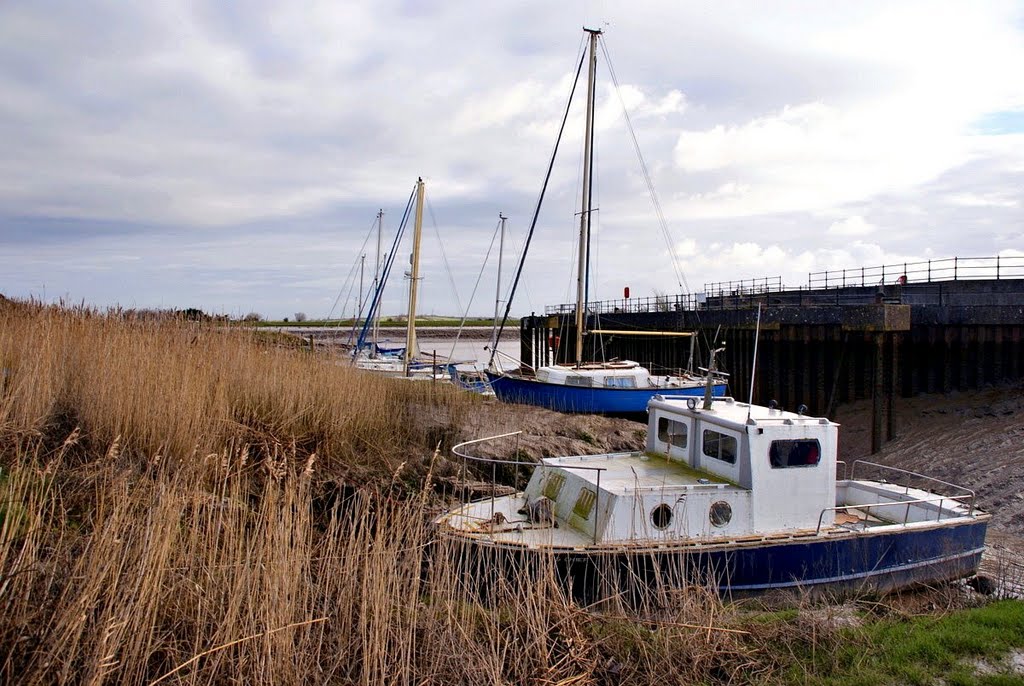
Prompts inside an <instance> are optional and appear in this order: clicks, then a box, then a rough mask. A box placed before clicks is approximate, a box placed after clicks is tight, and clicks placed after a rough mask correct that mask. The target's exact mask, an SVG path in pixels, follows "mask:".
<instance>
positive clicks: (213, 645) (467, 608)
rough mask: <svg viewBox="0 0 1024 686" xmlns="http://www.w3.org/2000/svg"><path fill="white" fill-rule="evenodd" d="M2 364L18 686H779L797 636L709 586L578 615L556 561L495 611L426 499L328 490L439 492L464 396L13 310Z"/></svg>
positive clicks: (3, 658) (5, 634) (10, 649)
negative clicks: (779, 637) (685, 685)
mask: <svg viewBox="0 0 1024 686" xmlns="http://www.w3.org/2000/svg"><path fill="white" fill-rule="evenodd" d="M0 367H2V368H3V370H4V373H3V376H2V377H0V378H2V384H3V386H2V387H0V447H2V454H0V457H2V460H0V518H2V521H0V680H2V681H4V682H7V683H14V682H17V683H23V684H51V683H59V684H64V683H83V684H84V683H88V684H103V683H132V684H136V683H138V684H141V683H181V684H185V683H187V684H198V683H236V682H244V683H275V684H279V683H285V684H292V683H294V684H298V683H340V684H349V683H352V684H385V683H387V684H391V683H416V684H421V683H437V684H442V683H443V684H480V683H496V684H498V683H510V684H511V683H537V684H556V683H561V684H570V683H572V684H586V683H651V684H654V683H659V684H663V683H666V682H669V683H671V682H686V681H694V680H701V681H706V680H714V681H719V682H736V681H743V682H759V681H765V680H768V679H770V678H771V676H772V675H773V674H777V671H778V669H779V664H778V651H776V650H769V649H768V646H771V644H772V643H773V641H774V639H773V635H772V632H777V631H779V630H780V629H779V626H778V625H767V626H766V627H764V628H761V629H757V630H755V632H754V633H753V634H751V633H748V632H746V631H736V630H729V627H730V625H732V623H733V622H734V621H735V615H734V612H733V611H732V610H731V609H729V608H727V607H725V606H723V605H722V604H721V603H720V602H719V601H718V599H717V598H716V597H714V596H713V595H710V594H707V593H704V592H688V593H678V592H673V591H671V590H670V589H656V593H655V594H654V595H653V596H651V597H652V598H653V599H654V600H655V601H656V602H655V603H654V604H652V605H650V606H646V607H641V608H639V609H637V608H630V609H627V608H624V607H621V606H620V605H618V604H617V603H616V602H615V599H612V600H611V601H609V602H608V603H607V604H606V605H605V606H604V607H602V608H601V611H600V612H597V611H595V610H594V609H581V608H579V607H577V606H575V605H574V604H573V603H571V602H570V601H569V600H567V599H566V597H565V596H564V595H563V592H562V590H561V587H560V586H559V584H558V583H556V581H555V579H554V575H553V574H552V573H551V570H550V568H549V567H550V565H549V564H548V565H545V564H543V562H544V561H541V562H542V564H541V565H540V566H539V567H538V568H535V569H533V570H531V572H530V573H529V574H518V575H517V574H511V575H508V576H489V578H490V579H491V581H490V582H489V584H488V586H487V592H486V595H485V596H481V594H480V592H479V589H478V588H476V587H474V583H472V582H475V581H478V580H479V579H480V578H481V577H484V576H488V575H491V574H493V573H494V572H495V570H494V569H486V570H473V569H472V568H470V569H469V572H468V573H467V571H466V570H467V567H466V565H467V564H468V563H467V562H466V560H465V559H464V558H461V557H460V555H461V553H460V552H459V551H457V550H455V549H453V548H451V547H450V546H451V544H450V543H448V542H445V541H437V540H435V539H434V534H433V531H432V528H431V526H430V517H431V515H432V514H433V513H435V512H436V511H437V505H436V504H435V503H433V502H432V501H431V496H430V495H429V494H430V489H429V488H420V490H419V491H415V492H413V493H412V494H411V495H410V492H409V491H408V489H404V488H403V489H397V490H396V489H394V488H388V487H387V483H388V479H387V478H385V479H384V480H383V481H378V483H379V484H384V486H382V487H376V488H373V487H366V488H362V489H358V490H354V491H351V492H349V494H348V495H347V496H346V497H343V498H334V499H329V498H325V497H324V495H325V494H324V485H323V480H324V473H325V471H326V472H327V473H329V474H331V476H332V477H336V476H337V475H345V474H348V475H349V476H351V475H353V474H361V475H371V476H378V477H379V476H381V475H385V476H386V475H390V479H391V481H394V478H395V475H396V474H399V475H401V474H402V473H403V471H402V468H401V465H402V464H403V463H404V462H405V461H406V460H414V461H415V460H420V462H423V464H421V465H419V466H418V467H417V469H415V470H409V469H406V470H405V472H404V473H405V474H408V475H412V477H414V478H417V479H420V480H421V483H420V485H421V486H423V482H429V481H430V479H431V476H432V470H437V469H440V468H441V467H442V465H441V462H440V460H439V459H437V456H436V454H435V459H434V460H431V459H429V458H427V459H426V461H425V462H424V461H423V459H422V454H421V453H422V451H423V449H424V448H425V446H428V445H429V444H430V443H431V442H432V441H434V439H435V438H436V436H435V435H433V434H431V433H430V431H428V430H427V429H424V428H423V424H424V423H426V424H430V422H433V426H438V425H440V426H445V425H447V424H457V423H458V422H459V421H461V417H462V416H463V415H464V414H465V413H466V412H467V411H469V410H470V409H472V404H473V403H474V402H476V400H474V399H473V398H472V397H471V396H466V395H459V394H456V393H454V392H450V391H449V390H447V389H443V390H441V389H436V388H432V387H431V386H430V385H429V384H405V383H401V382H389V381H386V380H381V379H378V378H375V377H371V376H367V375H362V374H358V373H355V372H353V371H352V370H350V369H347V368H345V367H341V366H337V365H333V364H330V363H326V364H325V363H324V361H323V360H317V359H314V358H313V357H312V356H310V355H308V354H304V353H301V352H299V351H290V350H279V349H274V348H268V347H267V346H265V345H261V344H260V343H259V342H258V341H256V340H254V338H253V337H252V336H251V335H249V334H244V333H241V332H237V331H235V332H233V331H221V330H217V329H214V328H210V327H204V326H195V325H191V324H185V323H176V322H155V323H154V322H133V321H124V320H122V319H121V318H120V317H117V316H103V315H99V314H97V313H94V312H89V311H67V310H60V309H54V308H46V307H40V306H35V305H22V306H18V307H5V308H0ZM424 417H426V418H427V420H429V421H421V420H423V419H424ZM417 451H419V452H417ZM429 452H430V451H429V450H428V451H427V455H429ZM399 478H401V477H399ZM398 495H401V497H397V496H398ZM467 581H469V582H471V583H468V584H467V583H466V582H467ZM786 640H787V641H789V642H790V644H794V643H801V644H802V643H803V642H806V641H812V642H813V641H817V640H821V636H820V634H814V636H813V637H811V638H807V637H804V636H800V635H797V636H788V637H787V638H786Z"/></svg>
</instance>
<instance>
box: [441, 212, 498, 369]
mask: <svg viewBox="0 0 1024 686" xmlns="http://www.w3.org/2000/svg"><path fill="white" fill-rule="evenodd" d="M500 228H501V219H498V223H497V224H496V225H495V227H494V233H492V234H491V243H490V245H488V246H487V254H486V255H484V262H483V264H482V265H480V273H479V274H477V275H476V283H474V284H473V292H472V293H470V294H469V302H468V303H467V304H466V310H465V312H463V313H462V321H460V322H459V330H458V332H457V333H456V334H455V340H454V341H452V349H451V351H450V352H449V353H448V362H447V363H446V364H451V362H452V357H454V356H455V346H456V345H458V343H459V337H461V336H462V327H463V326H465V324H466V319H467V318H468V317H469V310H470V308H471V307H473V300H474V299H475V298H476V290H477V288H479V287H480V280H481V279H482V278H483V276H484V270H485V269H487V263H488V262H489V261H490V259H491V250H492V249H494V241H495V239H497V237H498V229H500ZM495 346H497V342H495Z"/></svg>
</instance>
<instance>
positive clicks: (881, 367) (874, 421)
mask: <svg viewBox="0 0 1024 686" xmlns="http://www.w3.org/2000/svg"><path fill="white" fill-rule="evenodd" d="M884 371H885V334H876V335H875V369H874V372H875V373H874V377H875V378H874V383H873V384H872V393H871V396H872V403H871V454H872V455H874V454H876V453H878V452H879V451H880V450H881V449H882V415H883V414H884V411H883V407H884V405H883V396H884V391H883V388H884V379H885V375H884Z"/></svg>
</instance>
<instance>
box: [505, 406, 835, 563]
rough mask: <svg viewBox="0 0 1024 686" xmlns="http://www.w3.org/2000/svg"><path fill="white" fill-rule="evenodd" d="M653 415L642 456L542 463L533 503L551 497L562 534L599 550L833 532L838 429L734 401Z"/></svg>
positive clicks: (529, 496) (529, 492)
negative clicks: (638, 543)
mask: <svg viewBox="0 0 1024 686" xmlns="http://www.w3.org/2000/svg"><path fill="white" fill-rule="evenodd" d="M648 411H649V417H650V418H649V424H648V434H647V445H646V451H645V452H643V453H634V454H616V455H598V456H576V457H557V458H548V459H545V460H544V461H543V463H542V465H541V466H540V467H538V468H537V469H536V470H535V471H534V473H533V476H532V478H531V480H530V483H529V485H528V486H527V488H526V491H525V496H526V502H534V501H536V500H537V499H539V498H540V497H541V496H545V497H546V498H548V499H549V500H550V501H551V506H552V507H553V509H554V513H553V514H554V517H555V519H557V520H558V521H559V522H561V523H562V526H563V527H564V526H565V525H568V527H570V528H572V529H574V530H576V532H577V533H579V534H582V535H583V536H585V537H586V538H588V539H590V540H592V541H594V542H601V543H611V542H628V541H641V540H642V541H645V542H651V541H655V542H656V541H658V540H664V541H666V542H667V541H669V540H679V539H688V540H691V541H693V540H698V541H699V540H711V539H721V538H729V539H733V538H737V537H744V536H754V535H757V536H764V535H771V534H773V533H781V532H789V533H793V532H798V531H801V530H803V531H808V530H809V531H810V532H812V533H813V532H814V531H815V530H816V529H818V528H819V525H820V526H821V527H831V526H832V525H833V520H834V517H835V514H834V508H835V505H836V450H837V437H838V424H835V423H833V422H831V421H829V420H827V419H821V418H817V417H809V416H805V415H802V414H797V413H794V412H786V411H783V410H779V409H773V408H768V407H763V406H758V405H754V406H750V405H747V404H746V403H740V402H736V401H734V400H733V399H732V398H716V399H715V401H714V402H713V403H712V405H711V407H710V409H703V407H702V405H701V403H700V402H699V399H696V398H684V397H676V398H673V397H663V396H661V395H658V396H655V397H654V399H653V400H651V402H650V404H649V406H648ZM819 520H820V521H819ZM565 533H569V532H565Z"/></svg>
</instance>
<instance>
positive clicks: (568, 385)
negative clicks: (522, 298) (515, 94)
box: [487, 29, 726, 414]
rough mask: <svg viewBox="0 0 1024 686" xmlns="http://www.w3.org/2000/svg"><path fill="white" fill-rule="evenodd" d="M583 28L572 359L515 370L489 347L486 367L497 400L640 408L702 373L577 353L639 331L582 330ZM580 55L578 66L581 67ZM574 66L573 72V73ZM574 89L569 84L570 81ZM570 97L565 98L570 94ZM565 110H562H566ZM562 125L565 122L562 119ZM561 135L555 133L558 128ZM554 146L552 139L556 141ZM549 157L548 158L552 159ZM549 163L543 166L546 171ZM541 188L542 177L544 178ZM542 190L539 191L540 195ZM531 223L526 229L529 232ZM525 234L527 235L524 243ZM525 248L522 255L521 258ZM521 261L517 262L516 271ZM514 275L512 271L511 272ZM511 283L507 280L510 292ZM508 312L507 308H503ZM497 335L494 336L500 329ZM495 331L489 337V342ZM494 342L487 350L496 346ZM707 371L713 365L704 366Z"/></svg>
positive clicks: (591, 91) (590, 117)
mask: <svg viewBox="0 0 1024 686" xmlns="http://www.w3.org/2000/svg"><path fill="white" fill-rule="evenodd" d="M584 30H585V31H586V32H587V33H588V34H589V41H590V47H589V50H588V53H587V55H588V57H589V60H588V64H589V68H588V79H587V113H586V122H585V124H586V129H585V135H584V150H583V184H582V187H583V199H582V212H581V213H580V231H579V249H578V253H577V254H578V256H579V261H578V265H577V273H576V326H575V328H576V348H575V362H574V363H572V364H564V365H551V366H544V367H540V368H538V369H536V370H534V369H532V368H529V367H526V366H520V367H519V368H518V369H517V370H515V371H501V370H497V368H496V367H495V365H494V361H495V357H494V354H493V353H492V355H491V362H490V365H489V370H488V372H487V376H488V380H489V381H490V387H491V389H492V390H493V391H494V394H495V395H496V396H497V397H498V399H499V400H501V401H503V402H512V403H524V404H528V405H538V406H541V407H546V408H549V409H552V410H557V411H560V412H584V413H604V414H634V413H641V412H644V411H646V409H647V404H648V402H649V401H650V400H651V398H653V397H654V396H655V395H656V394H658V393H672V394H674V395H693V396H699V395H704V393H705V386H706V385H707V384H706V378H705V377H703V376H699V375H695V374H692V373H682V374H677V375H667V376H662V375H656V374H652V373H651V372H650V370H649V369H647V368H645V367H643V366H641V365H640V364H639V363H637V362H634V361H632V360H611V361H586V360H584V358H583V339H584V336H585V335H587V334H588V333H589V334H594V335H597V334H601V333H614V334H616V335H637V334H639V335H643V334H644V332H636V331H615V332H601V331H599V330H594V331H590V332H588V331H587V330H586V327H587V318H586V294H587V274H588V272H589V269H588V262H589V248H590V217H591V196H592V179H593V173H592V172H593V161H594V160H593V147H594V98H595V83H594V81H595V74H596V71H597V39H598V36H599V35H600V34H601V31H599V30H594V29H584ZM582 64H583V63H582V61H581V62H580V68H581V69H582ZM578 75H579V74H578V72H577V76H578ZM574 89H575V86H574ZM570 100H571V98H570ZM566 115H568V111H566ZM562 126H563V128H564V126H565V120H564V119H563V122H562ZM559 138H561V133H559ZM556 152H557V144H556ZM553 162H554V158H552V164H553ZM550 171H551V166H550V165H549V167H548V173H549V174H550ZM544 185H545V188H546V186H547V181H546V180H545V184H544ZM543 197H544V194H543V192H542V193H541V201H543ZM539 211H540V202H538V205H537V211H536V212H535V213H534V220H533V227H535V226H536V222H537V214H538V213H539ZM532 233H533V228H532V227H531V229H530V235H531V236H532ZM528 244H529V237H528V238H527V245H528ZM525 255H526V253H525V251H524V253H523V257H524V259H525ZM521 269H522V263H520V271H521ZM516 279H517V281H518V274H517V276H516ZM514 291H515V284H513V292H514ZM505 314H506V317H507V315H508V308H506V311H505ZM657 335H662V336H664V335H676V336H690V335H692V334H691V333H689V332H672V333H668V332H657ZM498 336H500V329H499V333H498ZM496 341H497V337H496V338H495V342H496ZM496 348H497V346H496V345H495V346H494V347H493V348H492V350H496ZM707 373H708V374H709V375H710V374H714V371H713V370H711V369H709V370H708V372H707ZM724 376H725V375H724V374H718V375H717V378H715V379H713V381H714V383H712V384H711V391H710V392H711V394H712V395H713V396H721V395H724V393H725V389H726V384H725V383H724V382H723V379H724Z"/></svg>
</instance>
